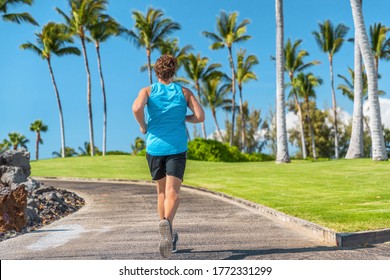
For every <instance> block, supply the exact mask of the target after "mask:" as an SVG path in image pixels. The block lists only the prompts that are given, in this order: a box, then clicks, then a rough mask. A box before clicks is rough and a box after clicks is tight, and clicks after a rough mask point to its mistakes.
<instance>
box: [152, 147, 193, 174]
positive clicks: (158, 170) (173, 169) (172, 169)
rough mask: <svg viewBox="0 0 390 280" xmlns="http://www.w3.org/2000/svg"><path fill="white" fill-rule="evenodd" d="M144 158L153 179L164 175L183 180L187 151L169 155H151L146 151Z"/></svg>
mask: <svg viewBox="0 0 390 280" xmlns="http://www.w3.org/2000/svg"><path fill="white" fill-rule="evenodd" d="M146 159H147V161H148V165H149V170H150V175H151V176H152V179H153V180H160V179H162V178H164V177H165V176H166V175H169V176H175V177H177V178H179V179H181V180H183V177H184V170H185V169H186V160H187V152H184V153H180V154H175V155H169V156H152V155H149V154H148V153H146Z"/></svg>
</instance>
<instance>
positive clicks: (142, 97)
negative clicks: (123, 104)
mask: <svg viewBox="0 0 390 280" xmlns="http://www.w3.org/2000/svg"><path fill="white" fill-rule="evenodd" d="M148 89H149V88H148V87H146V88H143V89H141V90H140V91H139V93H138V96H137V98H136V99H135V101H134V103H133V108H132V109H133V114H134V117H135V119H136V120H137V122H138V124H139V126H140V131H141V133H142V134H146V132H147V127H146V123H145V113H144V109H145V106H146V103H147V102H148V98H149V93H148Z"/></svg>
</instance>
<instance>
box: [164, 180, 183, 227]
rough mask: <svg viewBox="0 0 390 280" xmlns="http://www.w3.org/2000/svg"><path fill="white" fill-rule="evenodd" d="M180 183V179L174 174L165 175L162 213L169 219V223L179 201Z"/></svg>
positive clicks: (171, 221) (173, 216)
mask: <svg viewBox="0 0 390 280" xmlns="http://www.w3.org/2000/svg"><path fill="white" fill-rule="evenodd" d="M181 183H182V180H181V179H179V178H177V177H175V176H170V175H167V177H166V184H165V203H164V214H165V218H167V219H168V220H169V221H170V223H171V225H172V223H173V219H174V218H175V215H176V211H177V208H178V207H179V203H180V187H181Z"/></svg>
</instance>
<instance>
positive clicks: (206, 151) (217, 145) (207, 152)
mask: <svg viewBox="0 0 390 280" xmlns="http://www.w3.org/2000/svg"><path fill="white" fill-rule="evenodd" d="M187 157H188V159H193V160H203V161H224V162H242V161H268V160H273V158H272V157H271V156H269V155H265V154H243V153H241V152H240V151H239V149H238V148H237V147H235V146H233V147H230V146H229V145H228V144H223V143H221V142H219V141H215V140H210V139H208V140H205V139H200V138H197V139H194V140H192V141H190V142H189V143H188V152H187Z"/></svg>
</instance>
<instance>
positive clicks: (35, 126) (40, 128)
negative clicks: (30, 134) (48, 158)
mask: <svg viewBox="0 0 390 280" xmlns="http://www.w3.org/2000/svg"><path fill="white" fill-rule="evenodd" d="M47 130H48V127H47V125H46V124H44V123H43V121H41V120H36V121H35V122H33V123H32V124H31V125H30V131H35V132H36V134H37V139H36V141H35V160H38V159H39V144H43V140H42V137H41V132H46V131H47Z"/></svg>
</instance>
